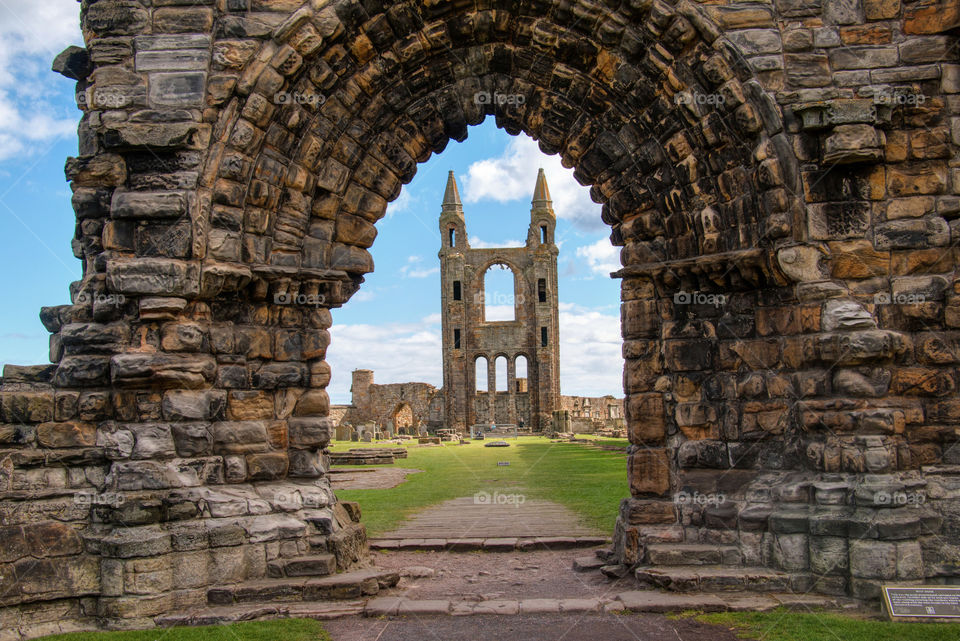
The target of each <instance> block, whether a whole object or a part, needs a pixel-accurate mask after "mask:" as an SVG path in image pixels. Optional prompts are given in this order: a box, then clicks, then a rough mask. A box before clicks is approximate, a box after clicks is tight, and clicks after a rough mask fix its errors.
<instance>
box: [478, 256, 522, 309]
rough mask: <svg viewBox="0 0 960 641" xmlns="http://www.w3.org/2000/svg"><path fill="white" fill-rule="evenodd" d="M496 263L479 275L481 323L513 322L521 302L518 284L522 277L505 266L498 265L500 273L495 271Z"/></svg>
mask: <svg viewBox="0 0 960 641" xmlns="http://www.w3.org/2000/svg"><path fill="white" fill-rule="evenodd" d="M497 265H498V263H494V264H492V265H490V266H489V267H487V268H486V269H485V270H484V271H483V272H482V274H481V277H480V278H481V279H482V281H483V287H482V288H481V289H480V291H482V292H483V321H484V322H488V323H491V322H505V321H506V322H513V321H514V320H516V318H517V313H518V307H519V306H520V303H521V301H522V296H521V295H520V294H519V288H518V283H519V282H521V281H522V280H523V277H522V276H521V275H520V273H518V272H517V271H515V270H514V269H513V268H511V267H508V266H507V265H506V264H502V263H501V264H499V266H500V267H501V269H502V270H503V271H502V272H498V271H495V267H497Z"/></svg>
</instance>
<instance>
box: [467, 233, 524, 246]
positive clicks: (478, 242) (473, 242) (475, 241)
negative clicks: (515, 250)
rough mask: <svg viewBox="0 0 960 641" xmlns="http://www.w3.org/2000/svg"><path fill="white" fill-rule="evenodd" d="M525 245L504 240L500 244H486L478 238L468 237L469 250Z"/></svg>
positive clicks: (521, 242)
mask: <svg viewBox="0 0 960 641" xmlns="http://www.w3.org/2000/svg"><path fill="white" fill-rule="evenodd" d="M526 244H527V243H526V242H524V241H522V240H505V241H503V242H501V243H488V242H487V241H485V240H482V239H481V238H480V237H479V236H471V237H470V248H471V249H497V248H500V247H523V246H525V245H526Z"/></svg>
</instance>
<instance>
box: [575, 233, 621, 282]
mask: <svg viewBox="0 0 960 641" xmlns="http://www.w3.org/2000/svg"><path fill="white" fill-rule="evenodd" d="M577 257H578V258H582V259H584V260H585V261H586V263H587V265H588V266H589V267H590V271H591V272H592V273H593V274H594V275H602V276H609V275H610V272H615V271H617V270H618V269H620V267H621V265H620V248H619V247H614V246H613V245H611V244H610V239H608V238H601V239H600V240H598V241H597V242H595V243H592V244H590V245H584V246H583V247H577Z"/></svg>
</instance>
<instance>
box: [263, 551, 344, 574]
mask: <svg viewBox="0 0 960 641" xmlns="http://www.w3.org/2000/svg"><path fill="white" fill-rule="evenodd" d="M336 571H337V557H335V556H334V555H332V554H316V555H313V556H299V557H296V558H293V559H277V560H275V561H270V563H268V564H267V572H268V574H269V575H270V576H271V577H272V578H275V579H279V578H283V577H285V576H287V577H300V576H328V575H330V574H333V573H334V572H336Z"/></svg>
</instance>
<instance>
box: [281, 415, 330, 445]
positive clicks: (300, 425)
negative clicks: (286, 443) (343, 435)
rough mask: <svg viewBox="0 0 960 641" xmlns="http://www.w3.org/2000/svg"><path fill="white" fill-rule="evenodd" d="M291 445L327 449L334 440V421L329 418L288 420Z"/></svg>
mask: <svg viewBox="0 0 960 641" xmlns="http://www.w3.org/2000/svg"><path fill="white" fill-rule="evenodd" d="M287 426H288V429H289V433H290V444H291V445H294V446H297V447H318V448H322V447H326V445H327V444H328V443H329V442H330V439H331V438H333V421H331V420H330V419H329V418H327V417H319V418H290V419H288V420H287Z"/></svg>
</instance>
